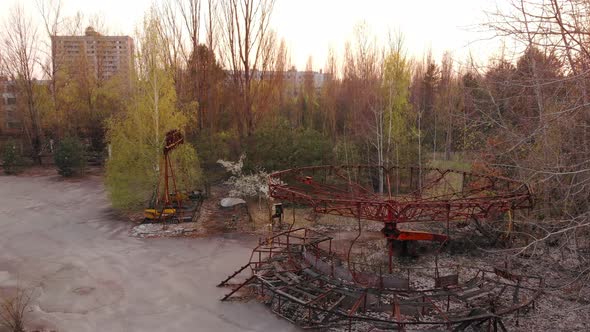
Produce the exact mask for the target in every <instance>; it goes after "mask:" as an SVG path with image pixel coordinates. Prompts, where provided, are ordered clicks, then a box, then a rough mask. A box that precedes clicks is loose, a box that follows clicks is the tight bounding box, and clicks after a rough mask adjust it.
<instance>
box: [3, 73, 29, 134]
mask: <svg viewBox="0 0 590 332" xmlns="http://www.w3.org/2000/svg"><path fill="white" fill-rule="evenodd" d="M17 101H18V97H17V89H16V82H15V81H13V80H9V79H7V78H6V77H0V136H5V137H6V136H12V137H16V136H20V135H21V134H22V131H23V127H22V123H21V120H20V116H19V113H18V110H17Z"/></svg>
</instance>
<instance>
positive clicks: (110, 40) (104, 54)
mask: <svg viewBox="0 0 590 332" xmlns="http://www.w3.org/2000/svg"><path fill="white" fill-rule="evenodd" d="M51 50H52V58H53V66H54V67H53V68H55V69H56V70H57V71H60V70H64V69H67V70H68V71H69V72H72V71H73V72H75V71H77V70H80V69H86V70H88V72H90V73H93V74H94V75H95V77H96V78H97V79H99V80H107V79H109V78H111V77H113V76H115V75H117V74H119V75H120V76H121V77H122V78H123V79H125V81H127V82H130V80H131V72H132V70H133V52H134V46H133V39H132V38H131V37H129V36H103V35H101V34H100V33H98V32H96V31H94V29H93V28H92V27H88V28H86V32H85V35H84V36H52V37H51Z"/></svg>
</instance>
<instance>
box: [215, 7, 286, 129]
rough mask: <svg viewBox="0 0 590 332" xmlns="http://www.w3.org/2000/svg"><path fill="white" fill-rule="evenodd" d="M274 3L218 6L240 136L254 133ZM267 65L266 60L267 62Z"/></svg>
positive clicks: (271, 36)
mask: <svg viewBox="0 0 590 332" xmlns="http://www.w3.org/2000/svg"><path fill="white" fill-rule="evenodd" d="M274 3H275V1H274V0H229V1H227V2H225V3H224V4H223V5H222V7H221V9H220V10H221V29H222V31H223V32H222V36H223V39H222V41H223V42H222V45H221V55H222V57H223V61H224V64H225V65H226V66H227V68H229V70H230V71H231V76H232V83H233V86H234V88H235V89H236V91H237V98H236V102H237V107H238V108H239V114H237V115H238V117H237V118H238V121H239V123H238V131H239V132H240V134H241V136H250V135H252V133H253V132H254V128H255V122H254V109H253V103H254V101H255V99H256V97H255V93H256V87H255V86H254V84H255V82H256V81H260V80H261V79H262V78H263V77H262V76H261V75H264V73H261V69H262V68H261V67H262V66H263V64H264V63H265V59H268V52H269V51H271V49H269V47H270V46H272V45H273V44H274V42H273V41H272V39H274V35H273V34H272V33H271V32H270V28H269V24H270V20H271V14H272V11H273V7H274ZM266 63H268V61H266Z"/></svg>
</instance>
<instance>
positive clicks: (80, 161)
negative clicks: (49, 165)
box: [54, 137, 86, 177]
mask: <svg viewBox="0 0 590 332" xmlns="http://www.w3.org/2000/svg"><path fill="white" fill-rule="evenodd" d="M85 151H86V149H85V148H84V145H83V144H82V142H80V140H79V139H77V138H75V137H66V138H64V139H63V140H61V142H60V143H59V144H58V145H57V148H56V149H55V154H54V161H55V166H56V167H57V172H58V173H59V174H60V175H62V176H65V177H69V176H73V175H77V174H81V173H83V172H84V168H85V167H86V156H85Z"/></svg>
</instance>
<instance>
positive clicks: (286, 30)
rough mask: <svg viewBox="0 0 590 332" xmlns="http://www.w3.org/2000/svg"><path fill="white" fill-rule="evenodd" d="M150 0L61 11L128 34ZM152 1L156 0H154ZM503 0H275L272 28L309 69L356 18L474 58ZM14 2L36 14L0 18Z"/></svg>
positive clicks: (28, 2) (416, 52)
mask: <svg viewBox="0 0 590 332" xmlns="http://www.w3.org/2000/svg"><path fill="white" fill-rule="evenodd" d="M152 2H153V1H151V0H98V1H97V0H64V1H63V4H64V6H63V9H64V15H73V14H75V13H76V12H77V11H81V12H83V13H84V15H85V16H87V17H89V16H92V15H95V14H99V15H102V16H104V18H105V21H106V24H107V26H108V27H109V30H110V31H111V32H113V33H116V34H124V35H131V36H133V32H134V30H135V28H136V26H137V25H138V24H139V23H140V22H141V19H142V17H143V14H144V12H145V10H146V9H147V8H148V7H149V6H150V4H151V3H152ZM156 2H157V1H156ZM505 2H506V0H497V1H494V0H447V1H440V0H409V1H398V0H277V1H276V5H275V10H274V12H273V28H274V30H275V31H276V32H277V34H278V36H279V37H280V38H284V39H285V41H286V43H287V46H288V47H289V51H290V53H291V59H292V62H293V64H294V65H296V66H297V68H298V69H304V68H305V64H306V62H307V58H308V57H309V56H310V55H311V56H313V64H314V70H319V69H321V68H322V67H323V66H324V62H325V59H326V56H327V53H328V49H329V47H330V46H332V47H333V48H334V49H335V51H336V52H337V54H338V55H339V56H341V54H342V50H343V47H344V43H345V41H346V40H349V39H351V38H352V36H353V30H354V27H355V25H356V24H358V23H359V22H361V21H365V22H366V23H367V24H368V26H369V27H370V28H371V31H372V32H373V33H374V34H375V35H376V36H378V38H381V39H382V40H385V39H386V38H387V35H388V32H389V31H397V30H399V31H401V32H402V33H403V34H404V36H405V39H406V47H407V50H408V53H409V54H410V55H412V56H416V57H419V56H421V55H422V54H423V53H424V51H425V50H427V49H428V48H432V51H433V54H434V55H435V58H436V59H440V55H441V54H442V53H443V52H444V51H450V52H451V53H452V54H453V55H454V56H455V58H456V59H457V60H459V61H461V60H464V59H465V58H466V57H467V55H468V54H469V53H470V52H471V53H472V54H473V55H474V56H475V57H476V58H477V59H478V60H479V61H481V62H485V59H486V58H487V57H488V56H490V55H492V54H494V53H497V52H498V48H499V45H500V43H499V41H493V42H489V41H486V42H475V43H470V42H474V41H477V40H480V39H484V38H486V37H488V34H484V33H477V32H474V31H473V30H474V29H473V26H475V25H477V24H478V23H480V22H482V21H483V20H484V19H485V15H484V10H493V9H494V8H495V7H496V6H497V5H499V6H502V5H504V4H505ZM15 3H19V4H22V5H23V6H24V7H25V8H26V9H27V12H28V13H29V14H31V15H34V17H36V18H38V17H39V12H38V10H37V9H36V5H35V3H36V1H35V0H1V1H0V19H3V18H4V17H5V16H6V15H7V12H8V10H9V8H10V7H11V6H12V5H14V4H15Z"/></svg>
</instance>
